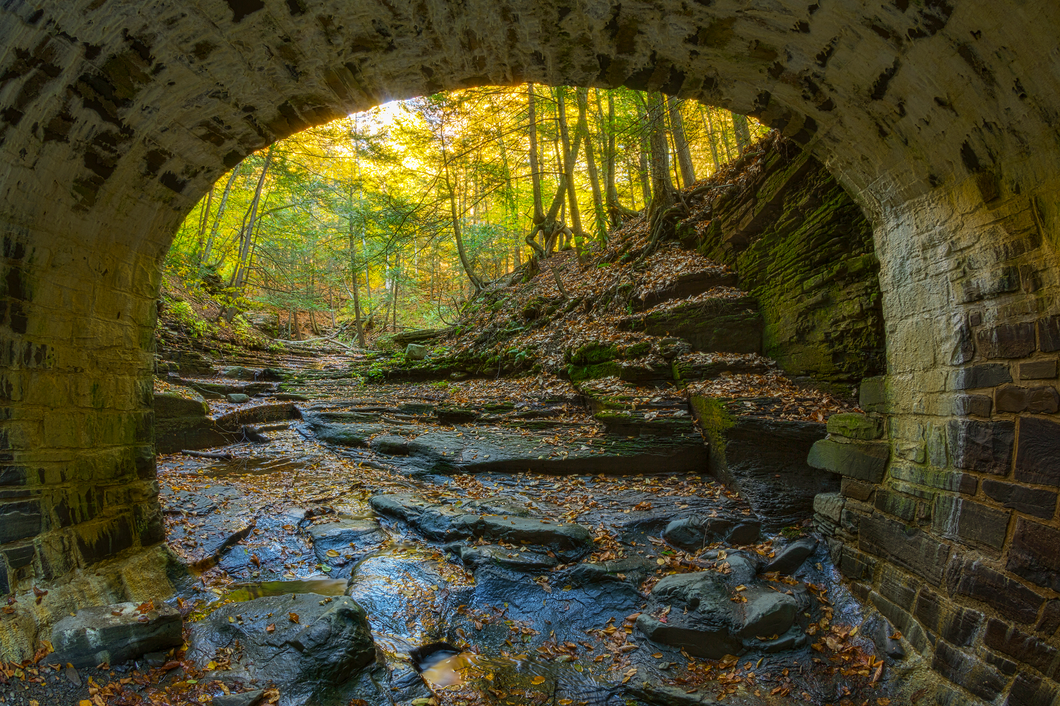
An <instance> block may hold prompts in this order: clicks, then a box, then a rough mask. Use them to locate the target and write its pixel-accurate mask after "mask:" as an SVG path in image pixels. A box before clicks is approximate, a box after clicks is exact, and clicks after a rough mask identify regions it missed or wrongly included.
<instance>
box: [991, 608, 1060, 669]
mask: <svg viewBox="0 0 1060 706" xmlns="http://www.w3.org/2000/svg"><path fill="white" fill-rule="evenodd" d="M983 643H984V644H985V645H986V646H987V647H989V648H990V649H992V650H996V651H998V652H1000V653H1001V654H1004V655H1008V656H1009V657H1011V658H1012V659H1014V660H1016V661H1017V662H1020V663H1022V664H1028V665H1030V666H1032V667H1034V668H1035V669H1037V670H1038V671H1039V672H1041V673H1042V674H1044V675H1045V676H1047V677H1052V676H1054V675H1055V674H1056V669H1055V666H1054V664H1055V662H1056V654H1057V651H1056V649H1054V648H1053V647H1050V646H1049V645H1047V644H1046V643H1045V642H1043V641H1042V640H1039V639H1038V638H1036V637H1034V636H1033V635H1028V634H1027V633H1025V632H1023V631H1022V630H1020V629H1019V628H1015V627H1013V626H1011V625H1009V624H1008V623H1006V622H1004V621H1002V620H998V619H997V618H991V619H990V620H988V621H987V623H986V633H985V634H984V636H983Z"/></svg>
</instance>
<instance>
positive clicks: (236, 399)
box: [225, 392, 250, 404]
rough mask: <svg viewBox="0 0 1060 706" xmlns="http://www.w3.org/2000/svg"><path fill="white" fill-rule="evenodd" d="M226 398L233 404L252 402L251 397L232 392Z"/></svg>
mask: <svg viewBox="0 0 1060 706" xmlns="http://www.w3.org/2000/svg"><path fill="white" fill-rule="evenodd" d="M225 398H226V399H227V400H228V401H229V402H231V403H232V404H243V403H244V402H250V396H249V395H244V394H243V393H242V392H231V393H229V394H227V395H225Z"/></svg>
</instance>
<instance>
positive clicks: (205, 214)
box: [195, 186, 214, 263]
mask: <svg viewBox="0 0 1060 706" xmlns="http://www.w3.org/2000/svg"><path fill="white" fill-rule="evenodd" d="M213 192H214V187H212V186H211V187H210V193H208V194H207V195H206V203H205V204H204V205H203V207H202V213H201V214H199V232H198V234H197V236H196V238H195V262H197V263H202V247H203V245H204V244H205V243H204V241H205V240H206V226H208V225H209V223H210V206H211V205H213Z"/></svg>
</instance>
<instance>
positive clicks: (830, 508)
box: [813, 493, 844, 524]
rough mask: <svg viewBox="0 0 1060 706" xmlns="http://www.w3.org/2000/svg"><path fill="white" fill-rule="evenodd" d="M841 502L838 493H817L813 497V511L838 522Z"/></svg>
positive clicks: (840, 515) (841, 509) (840, 513)
mask: <svg viewBox="0 0 1060 706" xmlns="http://www.w3.org/2000/svg"><path fill="white" fill-rule="evenodd" d="M843 502H844V500H843V496H842V494H840V493H818V494H817V495H815V496H814V498H813V511H814V512H815V513H817V514H818V515H823V516H824V517H827V518H828V519H829V520H832V521H833V522H835V523H837V524H838V523H839V520H840V518H841V517H842V514H843Z"/></svg>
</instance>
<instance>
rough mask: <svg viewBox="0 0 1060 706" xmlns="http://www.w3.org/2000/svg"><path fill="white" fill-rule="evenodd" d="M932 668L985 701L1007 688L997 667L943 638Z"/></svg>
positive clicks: (991, 699)
mask: <svg viewBox="0 0 1060 706" xmlns="http://www.w3.org/2000/svg"><path fill="white" fill-rule="evenodd" d="M931 668H932V669H933V670H935V671H936V672H938V673H939V674H941V675H942V676H944V677H945V678H946V679H949V680H950V681H951V682H953V683H954V684H956V685H958V686H961V687H963V688H965V689H967V690H968V691H970V692H972V693H973V694H974V695H976V696H978V697H979V698H980V699H982V700H983V701H993V700H994V699H995V698H997V695H998V694H1000V693H1001V690H1002V689H1004V688H1005V683H1006V680H1005V679H1004V677H1002V675H1001V674H1000V673H999V672H998V671H997V670H996V669H994V668H993V667H990V666H988V665H986V664H983V663H982V662H980V661H979V660H978V659H976V658H975V657H972V656H971V655H969V654H966V653H964V652H962V651H960V650H959V649H957V648H956V647H953V646H951V645H949V644H948V643H946V642H945V641H943V640H939V642H938V643H937V644H936V645H935V658H934V659H933V660H932V661H931Z"/></svg>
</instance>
